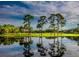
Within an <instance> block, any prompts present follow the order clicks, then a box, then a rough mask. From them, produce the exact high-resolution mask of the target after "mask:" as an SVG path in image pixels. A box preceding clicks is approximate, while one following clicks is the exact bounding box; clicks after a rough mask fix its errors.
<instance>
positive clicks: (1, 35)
mask: <svg viewBox="0 0 79 59" xmlns="http://www.w3.org/2000/svg"><path fill="white" fill-rule="evenodd" d="M25 36H28V33H5V34H0V37H25ZM29 36H31V37H39V36H41V34H40V33H31V34H30V35H29ZM42 36H43V37H51V36H52V37H54V36H79V34H67V33H58V35H57V33H55V35H54V33H42Z"/></svg>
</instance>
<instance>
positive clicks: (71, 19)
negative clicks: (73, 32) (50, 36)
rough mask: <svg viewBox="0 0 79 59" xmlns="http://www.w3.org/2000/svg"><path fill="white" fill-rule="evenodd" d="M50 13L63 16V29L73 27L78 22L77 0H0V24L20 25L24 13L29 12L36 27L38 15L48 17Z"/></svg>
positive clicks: (78, 4) (78, 3)
mask: <svg viewBox="0 0 79 59" xmlns="http://www.w3.org/2000/svg"><path fill="white" fill-rule="evenodd" d="M52 13H61V14H62V15H63V16H64V18H65V20H66V25H65V26H64V27H63V29H71V28H75V27H76V26H77V24H79V2H78V1H76V2H75V1H70V2H69V1H0V24H12V25H15V26H21V25H23V17H24V15H27V14H31V15H33V16H35V18H34V19H33V20H32V23H31V26H32V27H33V28H34V29H36V24H37V21H38V19H39V17H40V16H42V15H45V16H47V17H49V16H50V14H52ZM45 28H48V25H45V26H44V29H45Z"/></svg>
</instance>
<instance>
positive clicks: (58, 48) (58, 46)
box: [48, 38, 66, 57]
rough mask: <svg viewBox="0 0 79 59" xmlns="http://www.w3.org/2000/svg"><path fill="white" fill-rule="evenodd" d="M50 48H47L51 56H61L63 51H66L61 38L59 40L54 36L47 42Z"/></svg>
mask: <svg viewBox="0 0 79 59" xmlns="http://www.w3.org/2000/svg"><path fill="white" fill-rule="evenodd" d="M49 45H50V48H49V51H48V53H49V55H50V56H52V57H61V56H63V55H64V52H65V51H66V47H65V46H64V44H63V43H62V39H61V42H59V39H58V38H57V39H56V38H55V40H54V42H53V43H51V44H50V43H49Z"/></svg>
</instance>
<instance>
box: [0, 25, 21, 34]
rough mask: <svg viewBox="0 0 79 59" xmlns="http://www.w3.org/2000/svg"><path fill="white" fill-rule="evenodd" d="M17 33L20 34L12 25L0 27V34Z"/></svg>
mask: <svg viewBox="0 0 79 59" xmlns="http://www.w3.org/2000/svg"><path fill="white" fill-rule="evenodd" d="M18 32H20V29H19V28H18V27H15V26H14V25H10V24H4V25H0V34H3V33H18Z"/></svg>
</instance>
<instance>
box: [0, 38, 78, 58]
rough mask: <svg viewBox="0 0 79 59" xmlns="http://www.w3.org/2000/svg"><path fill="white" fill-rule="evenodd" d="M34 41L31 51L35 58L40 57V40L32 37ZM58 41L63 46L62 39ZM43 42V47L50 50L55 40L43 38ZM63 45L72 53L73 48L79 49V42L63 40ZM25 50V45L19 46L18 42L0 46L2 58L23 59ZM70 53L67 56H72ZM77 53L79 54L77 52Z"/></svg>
mask: <svg viewBox="0 0 79 59" xmlns="http://www.w3.org/2000/svg"><path fill="white" fill-rule="evenodd" d="M32 40H33V43H32V44H31V45H30V47H31V50H32V51H33V52H34V56H40V53H39V52H38V48H37V43H39V38H35V37H32ZM58 41H59V42H60V44H61V38H59V40H58ZM42 42H43V46H44V47H45V48H47V49H49V48H50V45H49V43H53V42H54V40H53V39H46V38H43V39H42ZM62 43H63V44H64V45H65V46H66V49H69V50H70V51H71V50H72V49H71V48H75V47H76V48H77V49H79V48H78V46H77V41H74V40H72V39H68V38H63V39H62ZM69 47H70V48H69ZM23 48H24V47H23V45H19V43H18V42H17V43H14V44H11V45H0V56H9V57H10V56H20V57H21V56H23V52H24V49H23ZM74 50H75V49H73V51H71V52H74ZM71 52H68V53H71ZM68 53H67V56H70V55H68ZM75 53H77V51H76V52H75ZM78 55H79V54H78ZM47 56H49V55H47ZM72 56H73V55H72Z"/></svg>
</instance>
